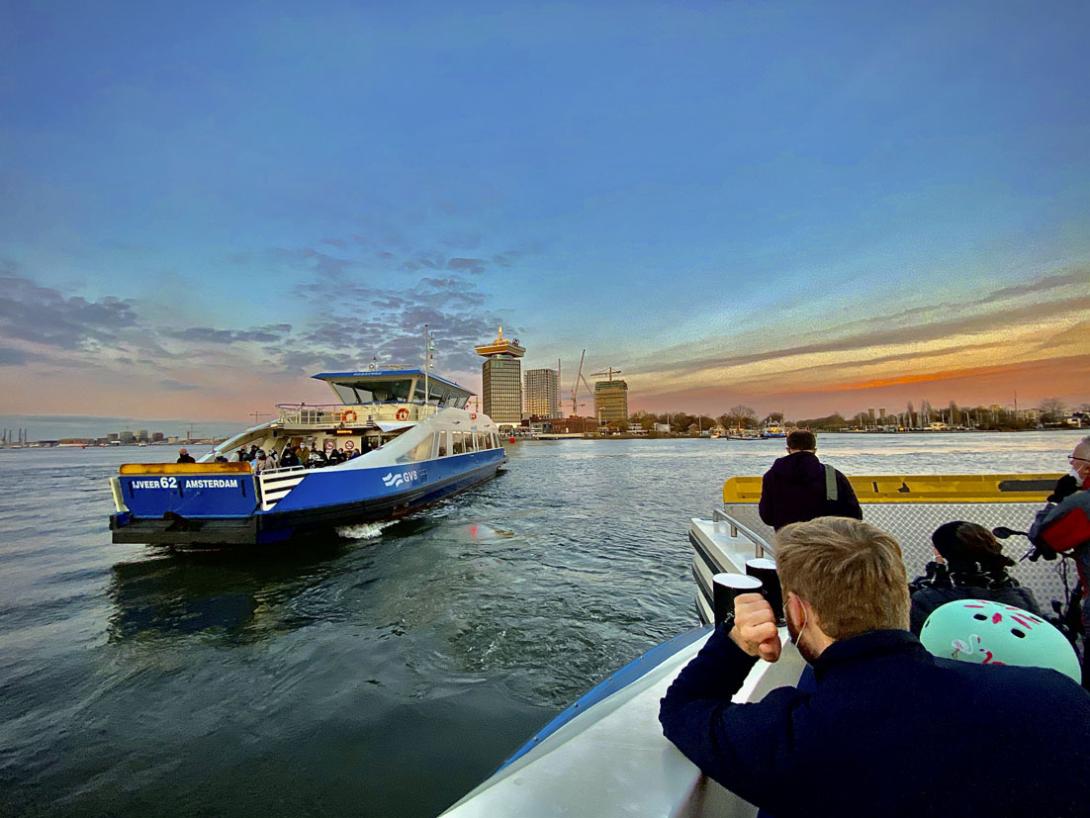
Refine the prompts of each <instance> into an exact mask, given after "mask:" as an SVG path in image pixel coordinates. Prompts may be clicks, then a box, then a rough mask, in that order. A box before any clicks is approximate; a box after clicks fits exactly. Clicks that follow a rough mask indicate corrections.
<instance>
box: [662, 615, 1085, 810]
mask: <svg viewBox="0 0 1090 818" xmlns="http://www.w3.org/2000/svg"><path fill="white" fill-rule="evenodd" d="M755 661H756V660H755V659H753V658H752V657H750V656H747V655H746V654H745V653H744V652H743V651H742V650H741V649H740V648H739V647H738V646H737V645H735V644H734V642H733V641H732V640H731V639H730V637H729V636H728V635H727V634H726V632H725V630H724V629H723V628H722V627H721V628H719V630H718V631H716V633H715V634H713V635H712V637H711V638H710V639H709V640H708V642H707V644H706V645H705V646H704V647H703V648H702V649H701V651H700V653H699V654H698V655H697V656H696V658H695V659H693V661H692V662H690V663H689V664H688V665H687V666H686V667H685V669H684V670H682V671H681V673H680V674H678V677H677V678H676V679H675V680H674V683H673V684H672V685H670V689H669V690H668V691H667V692H666V697H665V698H664V699H663V700H662V704H661V710H660V712H659V720H660V721H661V722H662V726H663V731H664V732H665V734H666V737H667V738H668V739H670V741H672V742H673V743H674V744H676V745H677V746H678V748H680V749H681V751H682V752H683V753H684V754H685V755H686V756H688V758H689V759H690V760H692V761H693V763H694V764H696V765H697V766H698V767H700V769H701V770H702V771H704V772H705V773H706V774H707V775H709V776H711V777H712V778H713V779H715V780H716V781H718V782H719V783H720V784H722V785H723V786H725V787H727V788H728V789H729V790H731V791H733V792H735V793H737V794H738V795H740V796H741V797H742V798H745V799H746V800H747V801H750V802H751V803H754V804H756V805H758V806H759V807H762V808H763V809H765V810H767V811H768V812H769V813H770V814H771V815H774V816H776V818H788V816H793V815H811V816H813V815H830V816H834V815H835V816H838V818H844V817H845V816H867V817H868V818H872V816H882V818H893V817H895V816H905V818H922V816H932V815H942V816H957V818H975V816H980V817H981V818H985V816H986V818H996V816H1026V818H1045V816H1064V817H1065V818H1066V816H1072V817H1074V816H1079V818H1085V816H1087V815H1090V694H1087V692H1086V691H1084V690H1083V689H1082V688H1080V687H1079V686H1078V685H1077V684H1075V683H1074V682H1073V681H1071V680H1070V679H1069V678H1067V677H1066V676H1063V675H1062V674H1060V673H1057V672H1056V671H1054V670H1042V669H1037V668H1016V667H1005V666H1000V667H997V666H994V665H992V666H986V665H976V664H970V663H968V662H955V661H952V660H946V659H936V658H934V657H932V655H931V654H930V653H928V652H927V651H926V650H925V649H924V648H923V646H922V645H921V644H920V643H919V641H918V640H917V639H916V637H914V636H913V635H912V634H910V633H909V632H908V631H899V630H888V631H871V632H869V633H865V634H863V635H861V636H856V637H854V638H851V639H846V640H843V641H839V642H835V643H833V644H832V645H831V646H829V647H828V648H827V649H826V650H825V651H824V652H823V653H822V655H821V656H820V657H819V658H818V660H817V662H815V663H814V673H815V676H816V687H815V689H814V690H813V691H812V692H802V691H799V690H797V689H796V688H793V687H785V688H778V689H776V690H773V691H771V692H770V693H769V694H768V695H767V696H765V698H764V699H763V700H762V701H761V702H759V703H756V704H731V701H730V699H731V696H732V695H733V694H734V693H735V692H737V690H738V689H739V688H740V687H741V685H742V682H743V681H744V680H745V677H746V675H747V674H748V673H749V671H750V669H751V668H752V667H753V664H754V662H755Z"/></svg>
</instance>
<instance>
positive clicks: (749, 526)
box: [712, 474, 1077, 612]
mask: <svg viewBox="0 0 1090 818" xmlns="http://www.w3.org/2000/svg"><path fill="white" fill-rule="evenodd" d="M1058 476H1059V475H1052V474H1048V475H1027V476H1026V477H1029V478H1036V479H1037V481H1038V482H1040V483H1042V484H1048V485H1051V484H1052V483H1053V482H1055V479H1056V478H1057V477H1058ZM853 484H854V481H853ZM1045 493H1047V492H1045ZM857 494H858V495H859V500H860V507H861V508H862V511H863V519H864V520H865V521H866V522H868V523H871V524H872V525H875V526H877V527H878V528H880V529H882V530H883V531H887V532H889V533H890V534H892V535H893V536H894V538H895V539H896V540H897V542H898V543H899V544H900V546H901V553H902V556H903V558H904V563H905V570H906V572H907V574H908V578H909V579H910V580H912V579H914V578H915V577H918V576H921V575H922V574H923V573H924V570H925V569H926V567H927V563H928V562H930V561H931V559H932V558H933V556H934V552H933V547H932V545H931V533H932V532H933V531H934V530H935V529H936V528H938V527H939V526H940V525H942V524H943V523H946V522H950V521H952V520H965V521H967V522H973V523H977V524H979V525H982V526H984V527H985V528H987V529H994V528H996V527H998V526H1005V527H1007V528H1012V529H1014V530H1016V531H1025V530H1027V529H1028V528H1029V526H1030V524H1031V523H1032V522H1033V518H1034V515H1035V514H1036V512H1037V511H1038V510H1040V509H1041V507H1042V506H1043V505H1044V495H1043V494H1039V495H1037V494H1034V495H1030V496H1027V497H1025V499H1024V500H1022V499H1021V498H1019V500H1015V501H1013V502H1012V499H1004V500H1002V501H1000V500H994V501H993V500H990V499H988V498H985V497H979V498H973V499H964V500H960V501H951V500H946V501H937V500H932V499H931V498H927V499H924V498H920V499H919V500H917V501H915V502H895V501H890V500H887V499H885V498H877V497H876V498H870V497H868V496H867V495H866V494H865V493H864V492H863V491H861V490H860V489H859V488H858V487H857ZM1027 494H1028V492H1027ZM757 496H759V495H757ZM755 499H756V498H753V499H749V498H747V499H746V500H741V501H736V502H724V503H723V504H722V506H720V507H717V508H715V509H714V510H713V517H712V519H713V521H714V523H715V525H716V527H717V528H718V527H719V526H723V528H724V530H729V532H730V534H731V535H732V536H734V537H738V536H741V537H743V538H744V539H746V540H748V541H750V542H751V543H752V544H753V549H754V554H753V555H754V556H756V557H761V556H765V557H772V558H773V559H774V558H775V532H774V531H773V530H772V528H771V527H769V526H768V525H766V524H765V523H764V522H763V521H762V520H761V518H760V516H759V514H758V509H757V503H756V502H755ZM1028 547H1029V542H1028V541H1027V540H1025V538H1020V537H1018V538H1012V539H1010V540H1007V541H1006V542H1005V544H1004V549H1003V550H1004V552H1005V553H1006V554H1007V556H1008V557H1011V558H1012V559H1014V560H1017V564H1016V565H1014V566H1013V567H1012V568H1011V569H1010V570H1009V573H1010V575H1011V576H1012V577H1014V578H1015V579H1016V580H1017V581H1018V582H1019V583H1020V584H1022V585H1023V586H1025V587H1027V588H1029V590H1030V591H1032V592H1033V595H1034V597H1035V598H1036V600H1037V603H1038V605H1039V606H1040V607H1041V609H1042V610H1045V611H1046V612H1047V611H1049V610H1051V602H1052V601H1053V600H1066V598H1067V595H1068V594H1069V593H1070V589H1071V588H1073V587H1074V584H1075V581H1076V579H1077V578H1076V576H1075V571H1074V567H1073V566H1071V565H1069V564H1068V563H1069V562H1070V561H1069V560H1054V561H1051V562H1049V561H1047V560H1040V561H1036V562H1034V561H1030V560H1028V559H1019V558H1020V557H1022V556H1023V554H1024V553H1025V552H1026V551H1027V549H1028Z"/></svg>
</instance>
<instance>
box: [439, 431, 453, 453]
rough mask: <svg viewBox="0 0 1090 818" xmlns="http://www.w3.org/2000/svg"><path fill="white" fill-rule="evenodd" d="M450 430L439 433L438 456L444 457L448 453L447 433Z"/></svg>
mask: <svg viewBox="0 0 1090 818" xmlns="http://www.w3.org/2000/svg"><path fill="white" fill-rule="evenodd" d="M449 434H450V432H440V433H439V457H446V456H447V455H448V454H449V453H450V449H449V448H448V447H447V435H449Z"/></svg>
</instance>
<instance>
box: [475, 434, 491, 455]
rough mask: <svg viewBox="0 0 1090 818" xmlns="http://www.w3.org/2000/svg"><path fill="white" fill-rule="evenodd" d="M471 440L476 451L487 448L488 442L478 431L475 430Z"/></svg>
mask: <svg viewBox="0 0 1090 818" xmlns="http://www.w3.org/2000/svg"><path fill="white" fill-rule="evenodd" d="M473 442H474V443H475V444H476V447H477V451H479V452H483V451H484V450H485V449H487V448H488V444H487V443H485V440H484V435H483V434H481V433H480V432H475V433H474V435H473Z"/></svg>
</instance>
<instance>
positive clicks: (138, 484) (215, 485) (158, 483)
mask: <svg viewBox="0 0 1090 818" xmlns="http://www.w3.org/2000/svg"><path fill="white" fill-rule="evenodd" d="M130 485H131V486H132V488H133V489H176V488H178V478H177V477H159V478H156V479H153V480H133V481H132V483H131V484H130ZM238 485H239V483H238V480H237V479H234V480H228V479H224V478H222V477H209V478H199V479H196V480H186V481H185V482H184V483H183V484H182V488H185V489H237V488H238Z"/></svg>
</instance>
